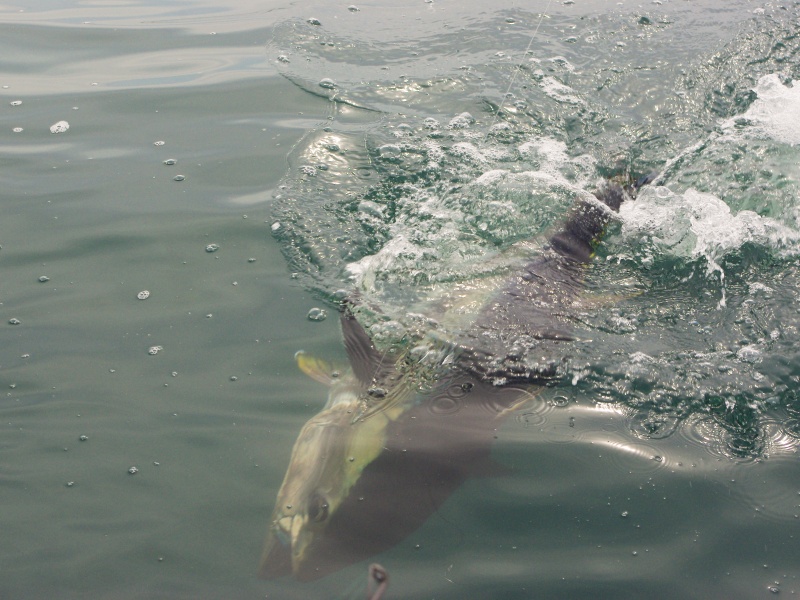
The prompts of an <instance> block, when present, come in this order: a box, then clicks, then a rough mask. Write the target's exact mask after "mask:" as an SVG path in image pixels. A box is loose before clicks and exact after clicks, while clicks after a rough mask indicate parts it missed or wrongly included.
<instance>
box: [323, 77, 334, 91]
mask: <svg viewBox="0 0 800 600" xmlns="http://www.w3.org/2000/svg"><path fill="white" fill-rule="evenodd" d="M319 87H321V88H325V89H326V90H332V89H333V88H335V87H336V82H335V81H334V80H333V79H329V78H328V77H325V78H324V79H320V80H319Z"/></svg>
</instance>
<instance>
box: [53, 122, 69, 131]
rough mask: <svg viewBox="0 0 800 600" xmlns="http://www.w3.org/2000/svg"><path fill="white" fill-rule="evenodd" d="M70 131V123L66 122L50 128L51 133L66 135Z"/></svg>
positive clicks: (55, 124)
mask: <svg viewBox="0 0 800 600" xmlns="http://www.w3.org/2000/svg"><path fill="white" fill-rule="evenodd" d="M68 129H69V123H67V122H66V121H59V122H58V123H53V124H52V125H51V126H50V133H64V132H65V131H67V130H68Z"/></svg>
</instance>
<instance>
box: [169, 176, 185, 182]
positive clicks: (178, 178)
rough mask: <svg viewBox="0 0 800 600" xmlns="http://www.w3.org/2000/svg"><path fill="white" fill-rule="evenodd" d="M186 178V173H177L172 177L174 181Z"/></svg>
mask: <svg viewBox="0 0 800 600" xmlns="http://www.w3.org/2000/svg"><path fill="white" fill-rule="evenodd" d="M184 179H186V177H185V176H184V175H175V177H173V178H172V181H183V180H184Z"/></svg>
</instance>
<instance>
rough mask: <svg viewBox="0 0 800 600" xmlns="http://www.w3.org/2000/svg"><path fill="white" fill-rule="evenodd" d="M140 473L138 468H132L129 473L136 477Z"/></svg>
mask: <svg viewBox="0 0 800 600" xmlns="http://www.w3.org/2000/svg"><path fill="white" fill-rule="evenodd" d="M138 472H139V469H138V467H131V468H130V469H128V473H130V474H131V475H136V474H137V473H138Z"/></svg>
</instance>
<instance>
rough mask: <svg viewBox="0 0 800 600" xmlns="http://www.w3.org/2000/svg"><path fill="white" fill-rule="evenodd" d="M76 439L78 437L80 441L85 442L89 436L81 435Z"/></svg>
mask: <svg viewBox="0 0 800 600" xmlns="http://www.w3.org/2000/svg"><path fill="white" fill-rule="evenodd" d="M78 439H79V440H80V441H81V442H85V441H86V440H88V439H89V436H88V435H82V436H81V437H79V438H78Z"/></svg>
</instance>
